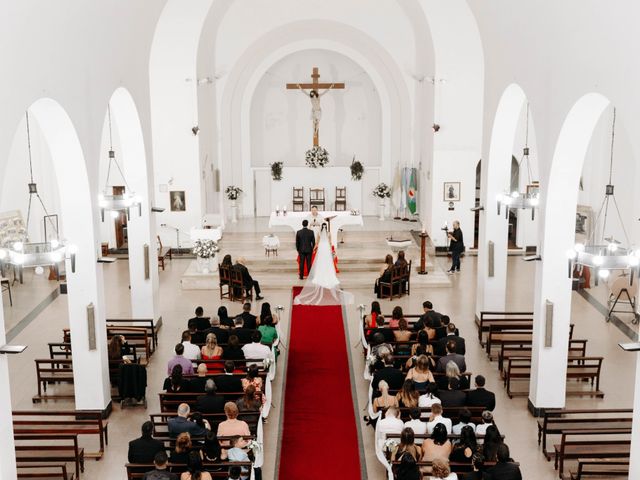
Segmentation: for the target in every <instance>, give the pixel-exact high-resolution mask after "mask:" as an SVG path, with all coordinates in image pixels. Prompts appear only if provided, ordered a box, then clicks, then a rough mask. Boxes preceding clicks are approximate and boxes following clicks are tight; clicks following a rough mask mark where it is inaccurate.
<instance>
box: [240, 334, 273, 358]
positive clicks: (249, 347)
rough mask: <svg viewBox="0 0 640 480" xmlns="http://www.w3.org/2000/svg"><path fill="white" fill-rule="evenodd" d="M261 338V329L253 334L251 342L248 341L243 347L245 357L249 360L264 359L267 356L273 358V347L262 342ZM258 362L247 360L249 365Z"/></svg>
mask: <svg viewBox="0 0 640 480" xmlns="http://www.w3.org/2000/svg"><path fill="white" fill-rule="evenodd" d="M261 339H262V334H261V333H260V332H259V331H257V330H256V331H255V332H253V333H252V334H251V343H248V344H246V345H245V346H244V347H242V351H243V352H244V358H246V359H248V360H264V359H265V358H269V359H271V358H272V355H271V348H269V347H268V346H266V345H262V344H261V343H260V340H261ZM257 364H258V362H247V366H250V365H257Z"/></svg>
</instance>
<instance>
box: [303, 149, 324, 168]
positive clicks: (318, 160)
mask: <svg viewBox="0 0 640 480" xmlns="http://www.w3.org/2000/svg"><path fill="white" fill-rule="evenodd" d="M304 161H305V163H306V164H307V166H308V167H311V168H318V167H324V166H325V165H326V164H327V163H329V152H327V150H326V149H324V148H322V147H320V146H315V147H313V148H310V149H309V150H307V151H306V152H305V154H304Z"/></svg>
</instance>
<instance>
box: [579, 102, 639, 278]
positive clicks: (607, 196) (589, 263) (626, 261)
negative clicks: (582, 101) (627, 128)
mask: <svg viewBox="0 0 640 480" xmlns="http://www.w3.org/2000/svg"><path fill="white" fill-rule="evenodd" d="M615 127H616V110H615V108H614V109H613V122H612V126H611V154H610V161H609V183H608V184H607V185H606V187H605V193H604V200H603V201H602V205H601V206H600V210H599V211H598V215H597V216H596V219H595V222H594V228H592V231H591V232H587V234H588V237H587V240H586V242H585V243H576V244H575V246H574V248H572V249H570V250H569V251H568V252H567V257H568V259H569V276H570V277H571V276H572V274H573V270H574V268H575V266H584V267H589V268H592V269H594V270H595V273H596V277H595V279H596V285H597V284H598V278H602V279H607V278H608V277H609V275H610V273H611V270H630V272H631V275H630V276H629V284H633V277H634V274H635V275H637V274H638V270H639V266H640V250H633V249H632V248H631V247H630V242H629V236H628V235H627V230H626V229H625V227H624V223H623V221H622V216H621V215H620V210H619V209H618V202H616V197H615V193H614V186H613V184H612V183H611V179H612V174H613V145H614V139H615ZM610 202H613V206H614V207H615V211H616V215H617V216H618V221H619V222H620V226H621V227H622V232H623V233H624V236H625V240H626V245H627V246H624V245H623V244H622V242H620V241H618V240H616V239H615V238H614V237H613V235H609V236H605V235H606V234H607V218H608V214H609V203H610ZM601 217H602V218H603V223H602V237H601V239H599V240H597V239H596V229H597V228H596V227H597V225H598V223H599V220H600V218H601Z"/></svg>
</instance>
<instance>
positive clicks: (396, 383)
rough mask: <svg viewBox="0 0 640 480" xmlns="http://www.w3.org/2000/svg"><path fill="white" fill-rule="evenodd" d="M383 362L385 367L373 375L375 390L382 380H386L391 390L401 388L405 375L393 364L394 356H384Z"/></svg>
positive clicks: (372, 383)
mask: <svg viewBox="0 0 640 480" xmlns="http://www.w3.org/2000/svg"><path fill="white" fill-rule="evenodd" d="M382 362H383V364H384V367H383V368H381V369H380V370H378V371H377V372H376V373H375V374H374V375H373V380H372V382H371V386H372V388H373V390H374V391H375V390H377V389H378V384H379V383H380V381H381V380H384V381H386V382H387V384H389V388H390V389H391V390H400V388H402V384H403V383H404V375H403V374H402V372H401V371H400V370H398V369H397V368H395V367H394V366H393V356H392V355H384V356H383V357H382Z"/></svg>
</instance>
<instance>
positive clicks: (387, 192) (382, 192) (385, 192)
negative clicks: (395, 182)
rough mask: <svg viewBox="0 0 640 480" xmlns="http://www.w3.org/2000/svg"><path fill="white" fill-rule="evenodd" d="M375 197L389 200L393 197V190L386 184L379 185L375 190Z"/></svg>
mask: <svg viewBox="0 0 640 480" xmlns="http://www.w3.org/2000/svg"><path fill="white" fill-rule="evenodd" d="M373 196H374V197H378V198H383V199H384V198H389V197H390V196H391V189H390V188H389V185H387V184H386V183H379V184H378V186H377V187H376V188H374V189H373Z"/></svg>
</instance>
